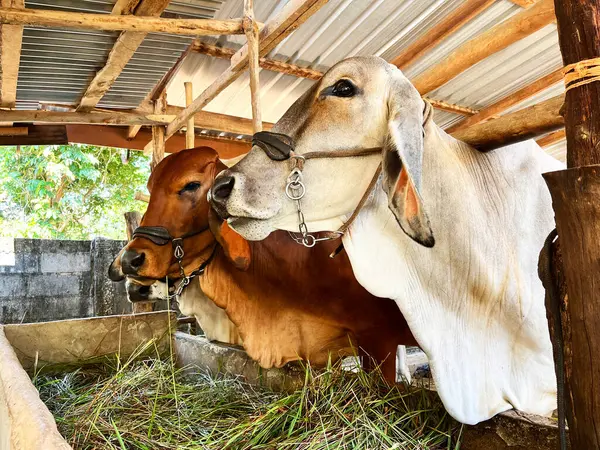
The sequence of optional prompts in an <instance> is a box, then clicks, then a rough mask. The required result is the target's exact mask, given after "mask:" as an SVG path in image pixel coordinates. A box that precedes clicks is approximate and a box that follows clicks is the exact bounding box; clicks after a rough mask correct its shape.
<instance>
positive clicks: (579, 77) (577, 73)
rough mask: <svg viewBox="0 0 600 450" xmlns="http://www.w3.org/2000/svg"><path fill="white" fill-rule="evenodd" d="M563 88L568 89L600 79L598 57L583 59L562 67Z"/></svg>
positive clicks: (599, 61) (599, 59) (599, 60)
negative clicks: (563, 76)
mask: <svg viewBox="0 0 600 450" xmlns="http://www.w3.org/2000/svg"><path fill="white" fill-rule="evenodd" d="M563 73H564V75H565V89H566V91H570V90H571V89H574V88H576V87H579V86H583V85H586V84H589V83H593V82H594V81H600V58H592V59H584V60H583V61H579V62H577V63H575V64H569V65H568V66H566V67H565V68H564V69H563Z"/></svg>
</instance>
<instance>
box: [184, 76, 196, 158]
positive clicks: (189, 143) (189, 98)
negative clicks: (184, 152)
mask: <svg viewBox="0 0 600 450" xmlns="http://www.w3.org/2000/svg"><path fill="white" fill-rule="evenodd" d="M184 86H185V106H190V105H191V104H192V102H193V101H194V91H193V86H192V83H191V82H190V81H186V82H185V83H184ZM185 147H186V148H194V147H195V145H194V116H191V117H190V118H189V119H188V121H187V129H186V131H185Z"/></svg>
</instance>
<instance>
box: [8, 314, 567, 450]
mask: <svg viewBox="0 0 600 450" xmlns="http://www.w3.org/2000/svg"><path fill="white" fill-rule="evenodd" d="M176 329H177V319H176V316H175V313H172V312H166V311H164V312H154V313H146V314H136V315H120V316H108V317H94V318H86V319H70V320H62V321H54V322H42V323H30V324H20V325H4V326H2V325H0V361H2V364H1V365H0V450H9V449H10V450H14V449H22V450H29V449H31V450H39V449H44V450H59V449H60V450H66V449H70V448H72V447H71V446H70V445H69V443H68V442H67V441H66V440H65V438H64V437H63V436H61V434H60V433H59V431H58V428H57V425H56V422H55V420H54V417H53V416H52V414H51V413H50V411H49V410H48V408H47V407H46V405H45V404H44V403H43V402H42V401H41V400H40V397H39V393H38V391H37V390H36V388H35V387H34V385H33V384H32V382H31V379H30V375H29V374H30V373H35V372H36V371H39V370H52V371H55V372H61V371H66V370H68V369H73V368H76V367H81V366H85V365H89V364H98V363H101V362H102V361H103V360H104V361H106V358H108V357H111V356H114V355H117V354H118V355H119V357H120V358H121V359H128V358H130V357H132V356H134V357H145V356H150V355H152V356H160V357H168V355H169V353H170V352H171V351H172V352H173V353H174V354H175V357H176V361H177V365H178V366H180V367H197V368H199V369H203V370H210V371H211V372H213V373H224V374H229V375H235V376H240V377H242V378H243V379H244V380H245V381H247V382H248V383H251V384H257V385H261V386H266V387H269V388H271V389H274V390H290V389H296V388H298V387H300V386H301V385H302V383H303V382H304V372H303V371H301V370H298V369H297V368H296V367H294V366H293V365H290V366H286V367H285V368H283V369H269V370H265V369H262V368H260V367H259V366H258V365H257V364H256V363H255V362H254V361H253V360H251V359H250V358H249V357H248V355H247V354H246V353H245V352H244V351H243V350H242V349H241V348H235V347H231V346H226V345H222V344H217V343H212V342H209V341H208V340H206V339H205V338H202V337H199V336H192V335H189V334H186V333H182V332H178V331H175V330H176ZM141 349H143V350H141ZM409 364H411V362H410V361H409ZM413 364H414V365H415V366H416V365H417V363H416V362H413ZM557 439H558V432H557V427H556V425H555V423H554V422H553V421H551V420H549V419H546V418H541V417H533V416H529V415H523V414H520V413H517V412H514V411H510V412H507V413H503V414H500V415H498V416H497V417H495V418H494V419H492V420H489V421H487V422H483V423H481V424H479V425H477V426H468V427H465V429H464V430H463V438H462V443H461V449H466V450H470V449H471V450H480V449H481V450H483V449H485V450H501V449H510V450H525V449H527V450H550V449H552V450H553V449H555V448H556V446H557V442H558V440H557Z"/></svg>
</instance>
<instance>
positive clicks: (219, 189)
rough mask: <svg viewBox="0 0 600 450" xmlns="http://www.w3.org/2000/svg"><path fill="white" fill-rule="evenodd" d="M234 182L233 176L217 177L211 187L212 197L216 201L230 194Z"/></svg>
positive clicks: (224, 198)
mask: <svg viewBox="0 0 600 450" xmlns="http://www.w3.org/2000/svg"><path fill="white" fill-rule="evenodd" d="M234 184H235V178H233V177H232V176H225V177H220V178H218V179H217V180H216V181H215V184H214V186H213V188H212V198H213V199H214V200H216V201H223V200H226V199H227V197H229V195H230V194H231V191H232V190H233V185H234Z"/></svg>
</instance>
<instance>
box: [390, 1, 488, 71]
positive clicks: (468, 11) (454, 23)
mask: <svg viewBox="0 0 600 450" xmlns="http://www.w3.org/2000/svg"><path fill="white" fill-rule="evenodd" d="M494 1H495V0H466V1H465V2H464V3H463V4H462V5H461V6H459V7H458V8H456V9H455V10H454V11H452V12H451V13H450V14H448V15H447V16H446V17H444V18H443V19H442V21H441V22H440V23H438V24H437V25H435V26H434V27H433V28H432V29H431V30H428V31H427V33H425V34H424V35H423V36H422V37H421V38H419V39H417V40H416V41H415V42H413V43H412V44H411V45H409V46H408V48H406V49H405V50H404V51H403V52H402V53H400V54H399V55H398V56H396V57H395V58H394V59H392V60H391V61H390V63H392V64H393V65H395V66H397V67H398V68H400V69H404V68H405V67H407V66H410V65H411V64H412V63H414V62H415V61H416V60H417V59H419V58H420V57H421V56H423V55H424V54H425V53H427V52H428V51H429V50H431V49H432V48H434V47H435V46H436V45H438V44H440V43H441V42H442V41H443V40H444V39H446V38H448V37H449V36H450V35H451V34H452V33H454V32H456V31H457V30H459V29H461V28H462V27H463V26H464V25H466V24H467V23H469V22H470V21H471V20H473V18H475V17H476V16H477V15H479V14H480V13H482V12H483V11H485V10H486V9H488V8H489V7H490V6H492V5H493V4H494Z"/></svg>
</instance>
